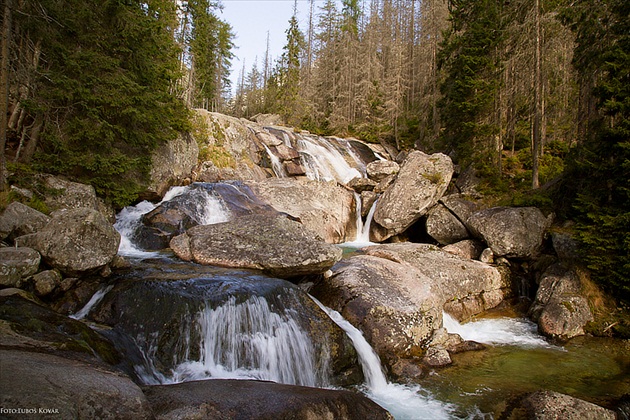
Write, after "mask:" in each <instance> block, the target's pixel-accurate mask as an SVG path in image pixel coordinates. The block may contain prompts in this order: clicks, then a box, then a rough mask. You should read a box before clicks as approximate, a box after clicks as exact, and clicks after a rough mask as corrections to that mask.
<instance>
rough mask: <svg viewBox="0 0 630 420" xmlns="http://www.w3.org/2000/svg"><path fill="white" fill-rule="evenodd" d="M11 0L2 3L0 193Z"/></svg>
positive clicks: (3, 175)
mask: <svg viewBox="0 0 630 420" xmlns="http://www.w3.org/2000/svg"><path fill="white" fill-rule="evenodd" d="M12 3H13V1H12V0H5V2H4V19H3V20H2V61H1V64H0V102H1V103H2V105H0V191H5V190H6V189H7V178H8V172H7V161H6V156H5V150H4V149H5V148H6V145H7V122H8V121H7V114H8V112H9V47H10V44H11V7H12V6H13V4H12Z"/></svg>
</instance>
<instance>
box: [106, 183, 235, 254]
mask: <svg viewBox="0 0 630 420" xmlns="http://www.w3.org/2000/svg"><path fill="white" fill-rule="evenodd" d="M189 190H190V187H173V188H171V189H170V190H169V191H168V192H167V193H166V194H165V195H164V198H163V199H162V201H160V202H159V203H157V204H153V203H151V202H149V201H142V202H140V203H138V204H137V205H135V206H128V207H125V208H124V209H122V210H121V211H120V213H118V215H117V216H116V223H115V224H114V228H115V229H116V230H117V231H118V233H120V236H121V241H120V246H119V248H118V253H119V254H120V255H123V256H128V257H135V258H151V257H155V256H157V255H158V253H157V252H147V251H143V250H141V249H139V248H138V247H137V246H136V245H135V244H134V243H133V239H132V238H133V236H134V234H135V232H136V230H137V229H138V227H139V226H140V224H141V223H142V216H144V215H145V214H147V213H149V212H151V211H152V210H154V209H155V208H156V207H157V206H159V205H160V204H162V203H167V202H169V201H171V200H173V199H175V198H177V197H179V196H181V195H183V194H185V193H186V192H188V191H189ZM195 191H196V193H197V194H199V195H200V199H199V200H198V201H197V202H196V204H195V211H194V215H193V216H194V218H195V220H196V222H197V223H199V224H201V225H209V224H213V223H220V222H225V221H227V220H229V219H230V213H229V210H228V209H227V208H226V207H225V205H224V204H223V202H222V201H221V199H220V198H219V197H217V196H215V195H213V194H211V193H210V192H208V191H206V190H204V189H198V190H195Z"/></svg>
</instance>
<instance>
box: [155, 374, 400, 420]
mask: <svg viewBox="0 0 630 420" xmlns="http://www.w3.org/2000/svg"><path fill="white" fill-rule="evenodd" d="M144 392H145V395H146V396H147V398H148V400H149V403H150V405H151V408H152V409H153V412H154V413H155V415H156V416H157V418H158V419H162V418H164V419H166V418H168V419H183V418H206V419H209V418H212V419H254V418H256V419H278V420H281V419H286V420H289V419H290V420H314V419H338V420H353V419H356V420H364V419H368V418H369V419H392V418H393V417H392V416H391V415H390V414H389V413H388V412H387V411H386V410H385V409H384V408H382V407H380V406H379V405H378V404H376V403H375V402H373V401H372V400H370V399H368V398H367V397H365V396H363V395H361V394H359V393H356V392H350V391H340V390H332V389H321V388H308V387H301V386H291V385H283V384H277V383H273V382H261V381H239V380H225V379H224V380H216V379H215V380H208V381H201V382H186V383H181V384H176V385H163V386H151V387H146V388H145V389H144Z"/></svg>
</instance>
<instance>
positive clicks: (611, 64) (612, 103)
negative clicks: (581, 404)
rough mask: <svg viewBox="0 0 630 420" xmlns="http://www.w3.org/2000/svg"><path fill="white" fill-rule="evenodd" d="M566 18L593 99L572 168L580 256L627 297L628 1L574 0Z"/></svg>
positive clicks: (629, 212)
mask: <svg viewBox="0 0 630 420" xmlns="http://www.w3.org/2000/svg"><path fill="white" fill-rule="evenodd" d="M577 3H578V4H576V5H575V6H576V7H573V8H571V9H568V10H567V11H566V12H565V13H566V14H565V19H566V20H567V21H568V22H569V23H570V24H571V25H572V28H573V30H574V31H575V32H576V35H577V48H576V56H575V63H576V67H577V68H578V69H579V70H580V72H581V74H582V75H585V76H587V77H588V76H591V77H592V79H590V80H585V81H584V85H585V86H586V89H588V88H590V86H593V87H594V89H593V90H592V91H591V90H589V91H587V92H586V93H587V94H592V95H593V96H594V98H595V99H596V100H597V102H596V109H597V113H595V114H593V115H592V117H591V119H590V121H588V123H589V125H588V131H587V132H586V138H585V141H584V142H583V144H582V147H581V148H580V149H579V151H578V155H577V157H576V158H575V160H574V162H573V166H572V168H571V170H572V173H573V175H574V176H575V181H577V183H578V189H577V200H576V211H577V221H578V225H577V229H578V231H579V234H580V239H581V243H582V248H583V253H584V258H585V261H586V262H587V264H588V266H589V268H590V269H591V270H593V271H594V273H595V275H596V278H597V279H599V280H600V281H601V282H603V283H605V284H607V285H608V286H609V287H612V288H613V289H615V290H618V291H621V292H622V293H624V294H625V297H626V298H627V299H630V19H628V17H629V16H630V4H629V3H628V2H627V1H623V0H607V1H605V2H601V3H600V4H599V5H598V7H593V4H592V3H591V2H587V1H584V0H582V1H579V2H577Z"/></svg>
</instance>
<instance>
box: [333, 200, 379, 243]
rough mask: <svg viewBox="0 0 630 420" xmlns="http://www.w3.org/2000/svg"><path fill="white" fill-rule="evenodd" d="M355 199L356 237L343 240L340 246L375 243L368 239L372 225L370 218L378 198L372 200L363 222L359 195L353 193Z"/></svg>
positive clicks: (372, 216) (371, 218) (372, 217)
mask: <svg viewBox="0 0 630 420" xmlns="http://www.w3.org/2000/svg"><path fill="white" fill-rule="evenodd" d="M355 200H356V203H357V204H356V206H357V207H356V213H357V237H356V238H355V240H354V241H351V242H345V243H343V244H341V246H342V247H347V248H363V247H364V246H370V245H376V243H375V242H371V241H370V228H371V227H372V220H373V219H374V212H375V211H376V203H377V202H378V200H376V201H374V204H372V207H370V211H369V213H368V215H367V217H366V218H365V223H363V219H362V218H361V196H359V195H358V194H356V193H355Z"/></svg>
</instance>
